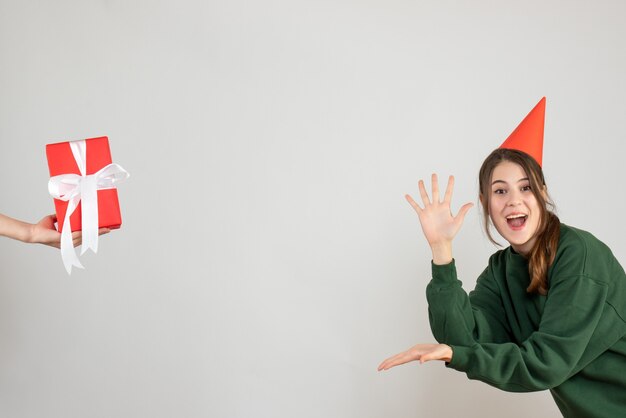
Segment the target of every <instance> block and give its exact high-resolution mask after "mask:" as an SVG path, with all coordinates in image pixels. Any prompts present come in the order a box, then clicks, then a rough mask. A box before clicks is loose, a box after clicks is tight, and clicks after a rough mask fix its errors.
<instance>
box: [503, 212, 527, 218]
mask: <svg viewBox="0 0 626 418" xmlns="http://www.w3.org/2000/svg"><path fill="white" fill-rule="evenodd" d="M525 217H526V215H522V214H521V213H520V214H517V215H510V216H507V217H506V218H507V219H516V218H525Z"/></svg>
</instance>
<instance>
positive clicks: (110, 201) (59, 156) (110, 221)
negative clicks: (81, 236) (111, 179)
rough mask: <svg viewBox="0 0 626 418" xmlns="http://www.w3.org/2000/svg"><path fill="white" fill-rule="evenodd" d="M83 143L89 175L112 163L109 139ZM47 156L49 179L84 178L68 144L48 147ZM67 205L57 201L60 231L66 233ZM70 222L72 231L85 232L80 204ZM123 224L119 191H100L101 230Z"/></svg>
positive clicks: (61, 143)
mask: <svg viewBox="0 0 626 418" xmlns="http://www.w3.org/2000/svg"><path fill="white" fill-rule="evenodd" d="M84 141H85V145H86V158H87V163H86V173H85V174H86V175H90V174H94V173H96V172H97V171H98V170H100V169H101V168H103V167H105V166H107V165H109V164H111V162H112V160H111V150H110V148H109V139H108V138H107V137H106V136H102V137H99V138H90V139H85V140H84ZM46 156H47V158H48V168H49V169H50V177H54V176H58V175H62V174H78V175H81V172H80V169H79V168H78V164H77V162H76V160H75V159H74V154H73V153H72V149H71V148H70V143H69V142H59V143H56V144H48V145H46ZM67 205H68V202H64V201H63V200H59V199H54V206H55V208H56V213H57V223H58V229H59V232H61V231H62V230H63V221H64V219H65V212H66V210H67ZM70 222H71V225H72V231H80V230H82V223H81V204H80V203H79V204H78V207H77V208H76V210H75V211H74V213H72V215H71V216H70ZM121 225H122V215H121V212H120V204H119V200H118V198H117V189H116V188H112V189H103V190H98V227H100V228H110V229H117V228H119V227H120V226H121Z"/></svg>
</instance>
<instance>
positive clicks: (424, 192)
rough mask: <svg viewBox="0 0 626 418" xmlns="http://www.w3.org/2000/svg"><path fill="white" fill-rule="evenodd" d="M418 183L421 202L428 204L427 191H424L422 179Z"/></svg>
mask: <svg viewBox="0 0 626 418" xmlns="http://www.w3.org/2000/svg"><path fill="white" fill-rule="evenodd" d="M418 184H419V189H420V196H422V202H423V203H424V206H426V205H430V199H429V198H428V193H426V187H424V180H420V181H419V183H418Z"/></svg>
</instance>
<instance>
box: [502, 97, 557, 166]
mask: <svg viewBox="0 0 626 418" xmlns="http://www.w3.org/2000/svg"><path fill="white" fill-rule="evenodd" d="M545 116H546V98H545V97H543V98H542V99H541V100H539V103H537V105H536V106H535V107H534V108H533V110H531V111H530V113H528V115H526V117H525V118H524V120H523V121H522V122H521V123H520V124H519V125H518V126H517V128H515V130H514V131H513V132H512V133H511V135H509V137H508V138H507V139H506V140H505V141H504V142H503V143H502V145H500V148H508V149H515V150H518V151H523V152H525V153H526V154H529V155H530V156H531V157H533V158H534V159H535V160H536V161H537V162H538V163H539V165H540V166H541V160H542V157H543V125H544V121H545Z"/></svg>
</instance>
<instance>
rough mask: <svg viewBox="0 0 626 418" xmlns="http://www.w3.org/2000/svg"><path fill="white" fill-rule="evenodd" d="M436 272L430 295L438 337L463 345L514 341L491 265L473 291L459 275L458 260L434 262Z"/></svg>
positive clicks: (427, 293)
mask: <svg viewBox="0 0 626 418" xmlns="http://www.w3.org/2000/svg"><path fill="white" fill-rule="evenodd" d="M432 274H433V278H432V280H431V282H430V283H429V284H428V286H427V288H426V298H427V300H428V315H429V319H430V326H431V329H432V331H433V335H434V336H435V339H437V341H439V342H440V343H445V344H449V345H450V344H458V345H463V346H472V345H474V344H475V343H476V342H485V343H504V342H509V341H511V338H510V330H509V327H508V324H507V322H506V315H505V312H504V307H503V306H502V299H501V296H500V290H499V288H498V284H497V283H496V281H495V279H494V278H493V276H492V275H491V273H490V270H489V267H487V268H486V269H485V271H484V272H483V273H482V274H481V275H480V277H479V278H478V280H477V282H476V287H475V289H474V290H473V291H472V292H470V294H469V295H468V294H467V293H466V292H465V290H463V287H462V283H461V281H460V280H458V279H457V274H456V266H455V262H454V260H453V261H452V262H451V263H450V264H446V265H436V264H432Z"/></svg>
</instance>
